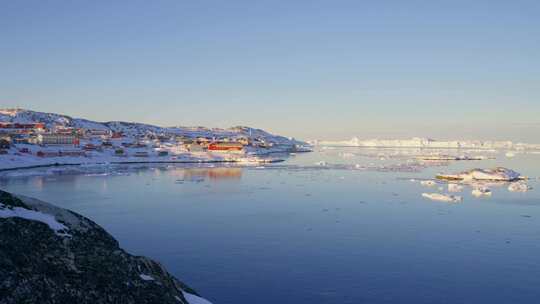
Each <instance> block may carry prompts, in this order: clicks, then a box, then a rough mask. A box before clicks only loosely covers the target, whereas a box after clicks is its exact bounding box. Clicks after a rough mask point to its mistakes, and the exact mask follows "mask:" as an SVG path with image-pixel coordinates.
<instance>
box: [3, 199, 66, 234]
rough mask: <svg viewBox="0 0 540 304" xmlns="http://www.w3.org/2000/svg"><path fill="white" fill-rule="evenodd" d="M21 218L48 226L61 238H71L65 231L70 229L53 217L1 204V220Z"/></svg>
mask: <svg viewBox="0 0 540 304" xmlns="http://www.w3.org/2000/svg"><path fill="white" fill-rule="evenodd" d="M9 217H19V218H23V219H27V220H31V221H38V222H42V223H45V224H47V226H49V228H51V229H52V230H54V232H55V233H56V234H57V235H59V236H68V237H69V236H70V235H69V234H67V233H66V232H65V231H68V230H69V228H68V227H66V226H65V225H64V224H62V223H60V222H58V221H57V220H56V218H55V217H54V216H53V215H50V214H45V213H42V212H39V211H35V210H30V209H26V208H22V207H10V206H6V205H4V204H3V203H0V218H9Z"/></svg>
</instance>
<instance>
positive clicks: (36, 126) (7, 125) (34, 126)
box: [0, 122, 45, 130]
mask: <svg viewBox="0 0 540 304" xmlns="http://www.w3.org/2000/svg"><path fill="white" fill-rule="evenodd" d="M0 129H18V130H23V129H26V130H44V129H45V124H44V123H40V122H36V123H12V122H0Z"/></svg>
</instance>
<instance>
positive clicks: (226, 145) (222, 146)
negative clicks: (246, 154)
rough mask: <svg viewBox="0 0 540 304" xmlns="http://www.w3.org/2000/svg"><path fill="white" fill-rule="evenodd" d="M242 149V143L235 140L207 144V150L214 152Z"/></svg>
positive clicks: (238, 150) (239, 150)
mask: <svg viewBox="0 0 540 304" xmlns="http://www.w3.org/2000/svg"><path fill="white" fill-rule="evenodd" d="M243 150H244V145H242V144H241V143H237V142H223V143H211V144H210V145H208V151H215V152H241V151H243Z"/></svg>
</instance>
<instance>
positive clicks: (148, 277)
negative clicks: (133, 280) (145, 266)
mask: <svg viewBox="0 0 540 304" xmlns="http://www.w3.org/2000/svg"><path fill="white" fill-rule="evenodd" d="M139 277H140V278H141V279H142V280H143V281H155V279H154V278H153V277H152V276H150V275H147V274H140V275H139Z"/></svg>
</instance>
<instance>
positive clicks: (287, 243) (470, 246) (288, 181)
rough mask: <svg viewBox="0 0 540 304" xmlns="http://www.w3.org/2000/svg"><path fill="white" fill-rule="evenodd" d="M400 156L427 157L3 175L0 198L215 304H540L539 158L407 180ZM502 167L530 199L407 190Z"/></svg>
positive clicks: (330, 157)
mask: <svg viewBox="0 0 540 304" xmlns="http://www.w3.org/2000/svg"><path fill="white" fill-rule="evenodd" d="M403 153H406V154H415V153H419V152H418V151H414V150H412V151H407V150H405V151H397V150H366V149H355V148H347V149H344V148H343V149H331V150H321V151H317V152H314V153H309V154H301V155H297V156H293V157H291V158H290V159H289V160H287V161H286V162H285V163H280V164H275V165H272V166H265V167H264V168H257V167H247V168H238V167H231V166H224V167H220V166H215V167H208V166H155V165H151V166H127V167H115V168H112V169H111V168H99V167H97V168H88V169H87V170H86V171H88V172H83V173H81V172H77V171H73V169H68V168H66V169H62V170H60V169H58V168H54V169H43V170H34V171H31V172H29V171H21V172H11V173H9V175H5V174H4V176H3V177H0V187H1V188H2V189H5V190H7V191H12V192H15V193H19V194H24V195H28V196H33V197H36V198H39V199H42V200H45V201H49V202H52V203H54V204H56V205H59V206H61V207H65V208H69V209H71V210H74V211H76V212H78V213H81V214H83V215H85V216H87V217H89V218H91V219H92V220H94V221H95V222H97V223H98V224H100V225H102V226H103V227H104V228H106V229H107V230H108V231H109V232H110V233H111V234H112V235H113V236H114V237H116V238H117V239H118V240H119V241H120V244H121V246H122V247H123V248H125V249H126V250H128V251H129V252H131V253H134V254H139V255H146V256H149V257H152V258H154V259H156V260H158V261H160V262H162V263H163V264H164V265H165V266H166V267H167V268H168V269H169V270H170V272H172V273H173V274H174V275H176V276H177V277H178V278H180V279H181V280H183V281H185V282H187V283H188V284H189V285H191V286H193V287H194V288H195V289H196V290H197V291H199V292H200V293H201V294H202V295H204V296H205V297H206V298H208V299H210V300H211V301H213V302H214V303H216V304H218V303H219V304H223V303H261V304H265V303H272V304H274V303H297V304H298V303H302V304H303V303H332V304H334V303H430V304H431V303H537V302H538V301H539V300H538V299H540V191H539V190H538V189H540V184H539V182H538V180H536V179H534V178H536V177H538V176H540V155H530V154H529V155H525V154H518V155H516V156H515V157H514V158H507V157H505V156H504V155H503V154H487V156H491V157H495V159H490V160H483V161H469V162H453V163H450V164H448V165H443V166H433V167H428V168H424V169H422V170H421V171H419V172H403V171H404V169H405V168H407V167H404V166H403V164H407V163H408V164H409V165H410V164H411V161H408V162H407V159H409V158H410V157H402V156H400V155H402V154H403ZM319 161H325V162H326V163H327V165H326V166H317V165H315V163H316V162H319ZM355 164H359V165H360V166H361V167H362V166H364V167H369V168H368V169H365V170H351V169H350V168H352V167H353V166H354V165H355ZM397 164H401V166H400V167H399V168H400V170H398V171H397V172H392V171H391V169H394V170H396V168H397V167H396V166H393V165H397ZM497 165H503V166H506V167H509V168H512V169H515V170H517V171H519V172H521V173H522V174H524V175H527V176H530V177H532V178H533V179H532V180H531V181H529V184H530V185H531V186H532V187H533V188H534V189H533V190H531V191H529V192H527V193H510V192H508V191H507V189H506V187H507V185H502V186H500V187H496V186H492V187H491V189H492V191H493V195H492V197H490V198H475V197H473V196H471V195H470V190H471V189H470V188H465V190H464V191H463V193H461V194H460V195H462V196H463V198H464V200H463V202H462V203H458V204H447V203H442V202H435V201H429V200H426V199H424V198H422V197H421V193H422V192H437V191H440V190H439V189H438V187H439V186H435V187H431V188H429V187H425V186H422V185H420V184H419V183H418V182H413V181H411V179H421V178H431V177H433V176H434V174H435V173H437V172H440V171H442V172H453V171H459V170H462V169H468V168H473V167H493V166H497ZM413 169H414V168H413ZM381 171H391V172H381ZM111 172H112V174H111ZM29 173H32V174H31V175H30V176H27V174H29ZM441 186H442V187H445V185H441Z"/></svg>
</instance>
